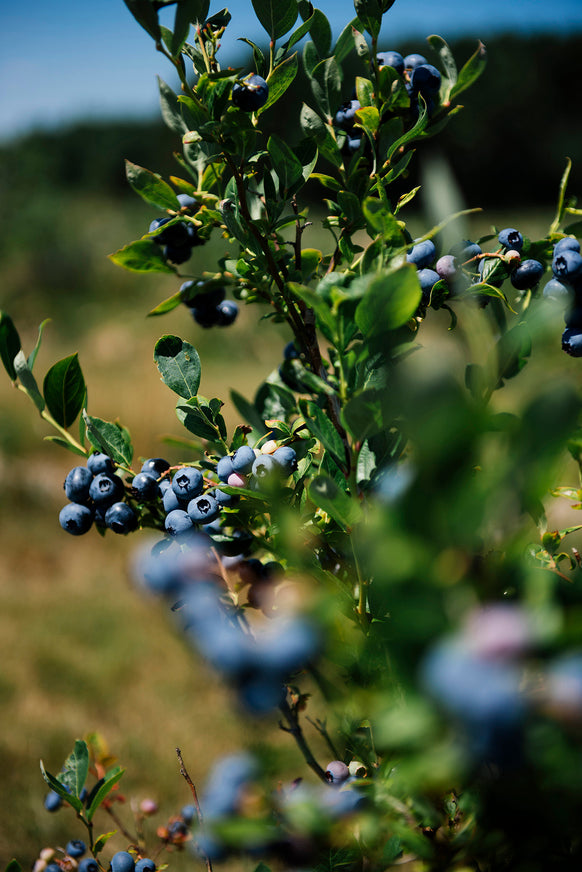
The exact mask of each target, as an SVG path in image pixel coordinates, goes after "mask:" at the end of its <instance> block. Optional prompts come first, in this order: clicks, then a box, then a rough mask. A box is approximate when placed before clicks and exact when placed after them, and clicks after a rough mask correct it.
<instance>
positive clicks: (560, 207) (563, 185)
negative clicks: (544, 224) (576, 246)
mask: <svg viewBox="0 0 582 872" xmlns="http://www.w3.org/2000/svg"><path fill="white" fill-rule="evenodd" d="M571 169H572V161H571V160H570V158H569V157H568V158H566V168H565V170H564V172H563V173H562V178H561V179H560V189H559V191H558V203H557V206H556V215H555V217H554V220H553V221H552V224H551V226H550V233H557V232H558V230H559V228H560V224H561V223H562V219H563V217H564V205H565V202H566V190H567V188H568V180H569V178H570V170H571ZM574 213H575V210H574ZM574 226H576V225H574ZM566 231H567V232H568V233H571V232H572V231H571V229H570V228H566Z"/></svg>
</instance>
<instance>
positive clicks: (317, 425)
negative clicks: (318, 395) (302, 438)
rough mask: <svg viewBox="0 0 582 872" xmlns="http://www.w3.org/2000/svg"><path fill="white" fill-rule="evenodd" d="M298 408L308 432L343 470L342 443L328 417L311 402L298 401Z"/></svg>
mask: <svg viewBox="0 0 582 872" xmlns="http://www.w3.org/2000/svg"><path fill="white" fill-rule="evenodd" d="M299 408H300V409H301V414H302V415H303V416H304V418H305V424H306V425H307V429H308V430H309V432H310V433H312V434H313V435H314V436H315V437H316V439H319V441H320V442H321V444H322V445H323V447H324V448H325V450H326V451H329V453H330V454H331V455H332V456H333V458H334V460H335V461H336V463H337V464H338V466H339V467H340V469H343V470H345V468H346V451H345V447H344V443H343V440H342V438H341V436H340V435H339V433H338V432H337V430H336V429H335V427H334V426H333V424H332V422H331V421H330V419H329V415H328V414H327V413H326V412H324V410H323V409H320V407H319V406H318V405H317V403H313V402H312V401H311V400H300V401H299Z"/></svg>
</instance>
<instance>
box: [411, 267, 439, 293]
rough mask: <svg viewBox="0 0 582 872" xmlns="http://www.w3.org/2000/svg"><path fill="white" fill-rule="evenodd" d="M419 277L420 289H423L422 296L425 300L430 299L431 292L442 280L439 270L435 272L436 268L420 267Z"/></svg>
mask: <svg viewBox="0 0 582 872" xmlns="http://www.w3.org/2000/svg"><path fill="white" fill-rule="evenodd" d="M416 275H417V278H418V281H419V282H420V289H421V291H422V296H423V298H424V299H425V300H428V298H429V297H430V292H431V291H432V289H433V288H434V286H435V285H436V283H437V282H438V281H440V278H441V277H440V276H439V274H438V272H435V271H434V269H419V270H418V272H417V274H416Z"/></svg>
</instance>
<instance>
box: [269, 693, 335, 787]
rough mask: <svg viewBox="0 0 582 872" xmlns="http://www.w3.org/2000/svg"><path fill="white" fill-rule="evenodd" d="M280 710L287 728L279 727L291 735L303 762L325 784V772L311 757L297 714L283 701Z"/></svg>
mask: <svg viewBox="0 0 582 872" xmlns="http://www.w3.org/2000/svg"><path fill="white" fill-rule="evenodd" d="M279 708H280V709H281V711H282V713H283V716H284V717H285V720H286V721H287V723H288V724H289V726H288V727H285V726H283V724H281V723H279V726H280V727H281V729H282V730H284V731H285V732H286V733H291V735H292V736H293V738H294V739H295V742H296V743H297V747H298V748H299V750H300V751H301V753H302V754H303V757H304V759H305V762H306V763H307V765H308V766H309V767H310V769H312V770H313V771H314V772H315V774H316V775H317V777H318V778H320V779H321V781H323V782H325V783H326V784H327V778H326V777H325V772H324V770H323V769H322V768H321V766H320V765H319V763H318V762H317V760H316V759H315V757H314V756H313V754H312V752H311V749H310V747H309V745H308V744H307V742H306V741H305V736H304V735H303V730H302V729H301V725H300V723H299V718H298V717H297V713H296V712H294V711H293V709H292V708H291V706H290V705H289V703H288V702H287V700H284V701H283V702H282V703H281V705H280V706H279Z"/></svg>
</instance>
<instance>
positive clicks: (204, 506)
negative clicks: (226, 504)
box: [188, 494, 220, 524]
mask: <svg viewBox="0 0 582 872" xmlns="http://www.w3.org/2000/svg"><path fill="white" fill-rule="evenodd" d="M188 514H189V515H190V517H191V519H192V521H193V522H194V523H195V524H210V523H211V522H212V521H214V520H216V518H218V516H219V514H220V506H219V505H218V502H217V500H216V499H215V498H214V497H213V496H211V495H210V494H202V496H199V497H194V499H193V500H190V502H189V503H188Z"/></svg>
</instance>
